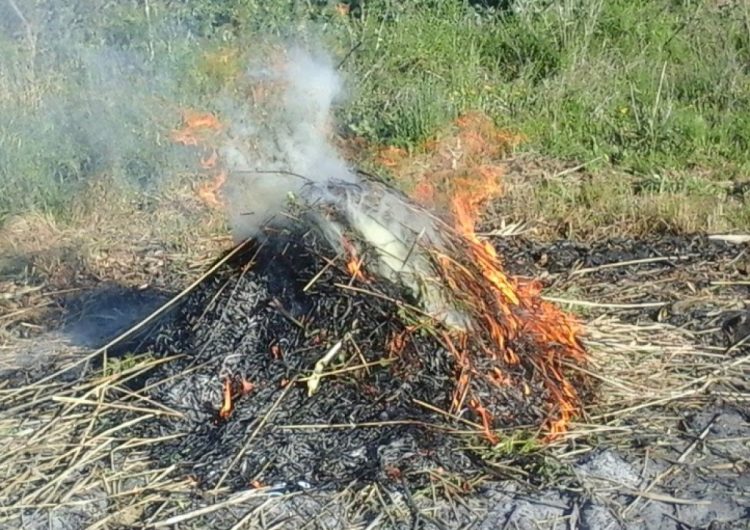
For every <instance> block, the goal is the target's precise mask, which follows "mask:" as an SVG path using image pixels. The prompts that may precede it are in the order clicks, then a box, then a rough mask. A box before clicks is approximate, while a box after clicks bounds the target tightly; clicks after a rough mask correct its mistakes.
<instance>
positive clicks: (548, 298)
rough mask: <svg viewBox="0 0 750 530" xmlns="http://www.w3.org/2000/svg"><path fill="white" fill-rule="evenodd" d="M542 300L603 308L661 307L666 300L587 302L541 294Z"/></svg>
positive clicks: (665, 303)
mask: <svg viewBox="0 0 750 530" xmlns="http://www.w3.org/2000/svg"><path fill="white" fill-rule="evenodd" d="M542 299H543V300H546V301H547V302H553V303H555V304H570V305H577V306H582V307H601V308H603V309H647V308H649V307H662V306H665V305H667V303H668V302H644V303H642V304H606V303H600V302H589V301H587V300H570V299H567V298H555V297H553V296H542Z"/></svg>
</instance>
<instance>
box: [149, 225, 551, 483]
mask: <svg viewBox="0 0 750 530" xmlns="http://www.w3.org/2000/svg"><path fill="white" fill-rule="evenodd" d="M313 279H314V281H311V280H313ZM347 286H351V288H348V287H347ZM306 287H307V289H306ZM364 291H368V292H364ZM408 302H409V300H408V299H405V297H404V294H403V288H401V287H399V286H397V285H395V284H392V283H390V282H388V281H387V280H378V281H377V282H374V281H370V282H367V283H365V282H353V280H352V277H351V276H350V274H349V273H348V272H347V271H346V270H345V267H344V263H343V262H342V261H341V260H339V261H336V256H333V255H331V252H330V250H329V247H327V246H326V244H325V243H324V242H322V241H321V240H320V239H319V237H318V236H317V235H316V234H315V233H313V232H307V233H304V232H300V231H294V232H292V233H287V234H283V235H282V234H277V235H276V236H275V237H273V238H271V239H268V240H267V241H266V242H265V243H264V244H259V245H255V246H253V247H252V248H251V249H249V250H248V251H247V252H245V253H244V255H242V256H240V257H239V258H237V259H234V260H233V261H232V262H230V263H228V264H226V265H225V266H224V267H223V268H222V269H221V270H219V271H218V272H217V274H215V275H214V276H213V277H212V278H210V279H209V280H207V281H206V282H204V283H203V284H202V285H201V286H200V288H199V289H198V290H197V291H195V292H194V293H192V294H191V295H190V296H189V297H188V298H187V299H186V300H185V302H184V303H183V304H182V306H181V307H180V308H179V310H178V313H177V314H176V315H174V317H173V318H171V319H170V320H169V322H166V323H165V324H163V325H162V326H160V327H159V328H158V329H157V330H155V331H154V332H153V333H152V334H151V338H150V339H149V341H148V343H146V344H144V345H143V346H142V347H141V349H143V348H147V349H149V350H151V351H153V352H154V353H156V354H157V355H164V356H166V355H180V356H181V357H180V358H178V359H175V360H172V361H170V362H167V363H165V364H163V365H161V366H160V367H159V368H157V369H156V370H154V371H153V372H151V373H150V374H148V376H147V378H146V379H145V380H142V381H140V382H139V383H138V384H139V386H141V387H142V388H143V389H145V390H144V391H145V392H146V393H147V394H148V395H149V397H150V398H151V399H153V400H154V401H156V402H158V403H161V404H163V405H165V406H166V407H168V408H170V409H172V410H175V411H177V412H180V413H181V414H182V417H181V418H174V417H160V418H158V419H154V420H151V421H150V422H147V423H145V424H143V425H142V427H141V431H142V432H139V433H138V434H139V436H151V437H156V436H165V435H173V434H177V433H180V434H182V436H181V437H180V438H177V439H176V440H174V441H171V442H167V443H162V444H160V445H159V446H158V448H157V449H155V450H154V454H153V456H154V458H155V459H156V460H157V461H158V462H160V463H162V464H178V466H179V468H180V469H181V471H182V472H183V473H184V474H185V475H191V476H193V477H195V478H196V479H197V480H198V482H199V484H201V485H202V486H204V487H215V486H217V485H219V483H221V484H222V485H223V486H229V487H232V488H243V487H248V486H249V485H250V484H257V483H262V484H267V485H281V484H284V485H286V486H287V487H294V486H295V485H299V484H302V485H304V484H311V485H316V486H340V485H342V484H348V483H350V482H352V481H360V482H369V481H373V480H382V479H386V478H388V477H393V476H394V473H395V476H398V477H400V478H401V477H404V478H407V479H409V480H410V481H412V482H414V483H419V482H422V481H426V480H427V475H426V471H427V470H428V469H430V468H435V467H438V466H440V467H442V468H443V469H446V470H449V471H455V472H461V473H463V474H466V475H468V474H470V473H471V472H472V471H478V470H477V469H476V468H475V467H474V464H473V463H472V458H471V455H470V454H469V453H466V452H463V451H461V450H459V447H460V446H462V445H465V444H466V442H467V437H466V436H465V435H464V436H463V437H462V436H459V435H455V436H453V435H450V433H451V432H452V431H460V430H462V431H464V433H465V432H466V431H472V430H474V431H476V433H475V434H474V435H473V437H474V439H475V441H476V440H477V439H479V438H481V435H482V433H481V429H477V428H476V427H471V426H467V425H466V424H464V423H462V422H461V421H457V420H453V419H450V418H447V417H446V416H445V415H444V414H441V413H439V412H434V411H430V410H429V407H435V408H437V409H440V410H443V411H446V410H448V409H449V408H450V404H451V399H452V392H453V390H454V387H455V382H456V378H457V367H456V362H455V358H454V356H453V355H452V354H451V352H449V351H446V348H445V347H444V346H443V344H442V343H441V341H440V340H438V339H437V338H436V337H435V336H433V335H431V334H430V333H427V332H424V333H411V331H410V330H408V329H407V325H406V324H405V320H408V319H407V318H405V314H404V313H405V307H406V304H407V303H408ZM399 337H402V338H403V337H405V338H406V340H405V342H404V345H403V347H402V348H401V349H400V351H398V352H396V351H393V352H390V351H388V345H389V344H392V343H394V341H398V340H399ZM339 341H342V348H341V350H340V354H339V355H340V356H339V357H337V358H336V359H334V360H333V361H332V362H331V364H330V365H329V366H328V367H327V368H326V370H327V371H328V370H333V369H342V372H341V373H340V374H338V375H335V376H332V377H324V378H323V379H322V380H321V383H320V387H319V388H318V390H317V392H316V393H315V394H313V395H312V396H308V391H307V386H306V384H305V383H304V382H296V383H295V382H294V381H295V380H297V379H299V378H300V377H302V376H305V375H309V374H310V372H311V370H312V368H313V367H314V366H315V364H316V362H317V361H318V360H320V358H321V357H323V356H324V355H325V354H326V352H328V351H329V350H330V349H331V348H332V347H333V346H334V345H335V344H336V343H337V342H339ZM524 347H527V346H525V345H524V344H519V345H518V346H517V348H516V350H517V351H518V352H519V353H520V352H523V348H524ZM363 365H368V366H367V367H366V368H361V366H363ZM358 366H359V368H357V367H358ZM512 370H513V371H512V372H510V375H511V376H514V377H518V378H523V379H524V380H528V381H529V384H530V385H532V386H534V388H535V390H534V392H532V394H531V395H525V394H524V392H523V391H522V389H520V388H514V387H513V386H508V387H506V388H496V387H493V388H490V387H488V386H487V384H486V383H484V380H481V379H476V380H475V381H473V382H472V391H473V392H474V393H475V394H477V395H481V396H482V399H483V401H484V402H485V406H486V407H487V408H488V409H490V410H492V412H493V416H494V417H495V418H497V420H498V421H500V422H502V424H503V425H504V426H505V427H508V428H512V427H520V426H524V425H538V424H539V423H540V422H541V421H543V420H544V419H545V417H546V415H547V414H548V410H547V409H546V408H545V402H546V400H547V399H548V398H549V396H548V395H547V391H546V390H545V388H544V385H543V382H542V380H541V379H540V378H535V377H534V376H533V374H532V369H531V367H529V366H524V365H523V364H521V365H518V366H516V367H513V369H512ZM225 380H230V381H232V384H231V386H232V388H233V392H234V394H235V397H236V401H235V403H234V409H233V411H232V412H231V414H230V415H229V417H228V418H226V419H222V418H221V417H219V414H218V409H219V406H220V405H221V404H222V400H223V396H222V390H223V381H225ZM243 380H244V381H247V382H249V383H251V384H252V390H251V391H250V392H249V393H247V394H246V395H240V394H241V392H239V390H240V388H241V386H242V381H243ZM482 385H484V386H482ZM417 402H422V403H425V404H427V405H428V407H425V406H422V405H419V404H418V403H417ZM462 414H463V415H464V416H463V417H464V418H465V419H466V420H468V421H471V422H475V423H477V422H479V421H480V418H478V417H477V416H476V415H475V414H474V412H472V411H471V410H469V409H468V408H467V410H465V411H462ZM454 434H455V433H454Z"/></svg>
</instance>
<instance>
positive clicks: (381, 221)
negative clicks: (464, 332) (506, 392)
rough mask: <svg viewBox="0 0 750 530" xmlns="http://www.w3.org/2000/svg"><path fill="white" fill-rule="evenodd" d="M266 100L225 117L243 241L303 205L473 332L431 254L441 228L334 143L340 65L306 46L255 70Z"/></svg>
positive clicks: (225, 153) (230, 196) (331, 235)
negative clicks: (451, 299)
mask: <svg viewBox="0 0 750 530" xmlns="http://www.w3.org/2000/svg"><path fill="white" fill-rule="evenodd" d="M248 79H249V81H250V82H251V83H256V85H255V86H256V87H260V89H259V90H257V91H256V95H258V94H260V96H259V97H256V98H255V99H252V100H251V101H247V102H244V103H243V105H242V106H241V107H234V108H233V107H231V105H230V107H229V108H228V109H226V110H225V114H226V115H227V116H228V117H229V119H230V121H231V123H230V124H229V127H228V133H227V140H226V142H225V143H224V145H223V146H222V148H221V149H220V154H221V157H222V160H223V163H224V165H225V167H226V168H227V169H228V171H229V178H228V180H227V184H226V186H225V191H224V199H225V203H226V205H227V208H228V218H229V223H230V225H231V228H232V232H233V235H234V238H235V240H236V241H237V242H239V241H243V240H245V239H248V238H251V237H262V235H263V229H264V227H267V226H268V225H269V224H277V223H282V224H283V222H284V211H285V208H286V207H287V206H288V205H289V203H290V202H293V203H296V204H297V205H301V206H302V208H303V209H304V210H305V211H306V216H307V218H308V219H309V220H310V222H311V224H312V226H315V227H317V228H318V229H319V230H320V231H321V232H322V234H323V235H324V236H326V238H327V240H328V241H329V243H330V244H331V246H332V247H333V248H334V250H336V251H338V252H344V251H345V248H344V244H343V243H344V241H345V240H346V241H348V238H346V236H345V232H349V233H351V232H352V231H353V232H355V235H356V236H357V239H359V240H361V241H364V242H365V243H366V244H367V245H368V246H369V247H371V248H373V249H375V251H376V252H377V254H378V257H379V263H378V264H377V265H376V268H377V273H378V274H380V275H381V276H383V277H385V278H388V279H390V280H392V281H395V282H400V283H402V284H403V285H404V286H405V287H407V288H408V289H409V290H410V291H411V292H412V294H413V295H414V296H415V298H417V299H418V300H419V301H420V302H421V304H422V305H423V307H424V308H425V309H426V310H427V311H428V312H429V313H430V314H432V315H433V316H435V317H437V318H440V319H442V320H443V321H445V322H446V323H447V324H449V325H451V326H458V327H462V328H465V327H466V326H467V325H468V319H467V318H466V317H465V316H464V315H463V314H461V313H460V312H459V311H457V310H456V309H455V308H453V307H451V305H450V303H449V302H448V300H449V296H448V295H447V293H446V292H445V290H444V287H443V286H442V285H441V282H440V281H439V279H438V277H437V272H436V271H435V270H434V268H433V267H432V265H431V263H430V260H429V259H428V257H427V255H426V253H425V252H424V251H423V250H422V249H423V248H425V247H427V246H429V247H431V248H440V247H442V246H443V244H444V241H443V239H442V237H441V235H440V234H441V231H440V228H441V227H440V221H439V220H438V219H437V218H436V217H434V216H432V215H430V214H428V213H427V212H426V211H424V210H422V209H421V208H419V207H418V206H416V205H415V204H413V203H411V202H410V201H409V200H408V199H407V198H406V197H404V196H403V195H401V194H399V193H398V192H396V191H395V190H393V189H391V188H390V187H388V186H385V185H383V184H381V183H377V182H373V181H370V180H367V179H363V178H361V177H360V175H359V174H358V173H357V172H356V170H354V169H353V168H351V167H350V166H349V165H347V163H346V162H345V161H344V160H343V159H342V158H341V157H340V155H339V154H338V152H337V151H336V149H335V147H334V146H333V145H332V143H331V141H330V138H331V136H330V133H331V129H332V118H331V115H332V110H333V108H334V105H335V104H336V103H337V102H338V101H339V98H340V97H341V95H342V91H343V84H342V82H341V79H340V77H339V76H338V73H337V72H336V70H335V68H334V67H333V63H332V61H331V60H330V59H329V58H328V57H326V56H324V55H320V54H313V53H310V52H308V51H305V50H303V49H301V48H292V49H290V50H289V51H286V52H284V53H283V56H282V58H281V60H280V61H279V62H277V63H276V64H265V65H260V66H259V65H253V66H252V67H251V68H250V69H249V71H248Z"/></svg>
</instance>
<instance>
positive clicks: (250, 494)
mask: <svg viewBox="0 0 750 530" xmlns="http://www.w3.org/2000/svg"><path fill="white" fill-rule="evenodd" d="M267 489H269V488H262V489H254V490H248V491H243V492H242V493H239V494H237V495H235V496H234V497H231V498H229V499H227V500H226V501H224V502H218V503H216V504H212V505H211V506H206V507H203V508H199V509H197V510H193V511H192V512H187V513H183V514H180V515H175V516H174V517H170V518H169V519H164V520H163V521H157V522H155V523H152V524H151V525H149V526H148V527H147V528H164V527H166V526H174V525H178V524H179V523H184V522H185V521H189V520H190V519H195V518H196V517H200V516H201V515H207V514H209V513H213V512H215V511H218V510H221V509H222V508H228V507H229V506H234V505H235V504H240V503H243V502H245V501H247V500H250V499H252V498H255V497H264V496H267V495H268V494H267V493H265V491H266V490H267ZM291 495H294V494H290V496H291Z"/></svg>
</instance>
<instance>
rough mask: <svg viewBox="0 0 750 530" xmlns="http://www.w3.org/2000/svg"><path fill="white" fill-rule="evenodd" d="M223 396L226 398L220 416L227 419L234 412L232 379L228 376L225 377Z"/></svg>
mask: <svg viewBox="0 0 750 530" xmlns="http://www.w3.org/2000/svg"><path fill="white" fill-rule="evenodd" d="M223 396H224V399H223V401H222V403H221V408H220V409H219V417H220V418H221V419H222V420H226V419H228V418H229V416H230V415H231V414H232V409H233V405H232V381H231V380H230V379H229V378H228V377H227V378H226V379H224V387H223Z"/></svg>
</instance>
